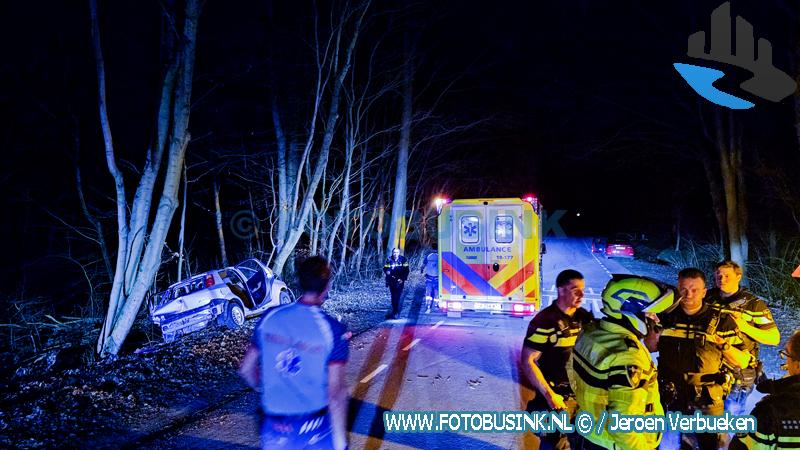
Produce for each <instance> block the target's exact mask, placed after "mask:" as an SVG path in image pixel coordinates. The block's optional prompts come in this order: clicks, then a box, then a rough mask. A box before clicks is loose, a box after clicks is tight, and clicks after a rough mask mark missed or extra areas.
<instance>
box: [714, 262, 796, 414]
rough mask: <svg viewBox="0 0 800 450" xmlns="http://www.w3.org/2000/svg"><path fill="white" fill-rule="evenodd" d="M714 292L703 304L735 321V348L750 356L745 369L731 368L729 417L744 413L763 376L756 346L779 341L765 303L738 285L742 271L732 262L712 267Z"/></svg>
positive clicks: (776, 343)
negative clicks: (733, 379)
mask: <svg viewBox="0 0 800 450" xmlns="http://www.w3.org/2000/svg"><path fill="white" fill-rule="evenodd" d="M714 279H715V281H716V283H717V287H716V288H715V289H710V290H709V291H708V294H707V297H706V300H705V301H706V303H708V304H710V305H711V306H712V308H714V309H715V310H716V311H717V314H720V315H729V316H730V317H731V318H733V320H734V321H735V322H736V326H737V327H738V331H739V333H738V334H739V338H740V339H739V342H738V343H737V344H736V345H735V347H736V348H738V349H740V350H744V351H746V352H749V353H750V354H751V355H752V358H751V360H750V364H749V365H748V367H747V368H745V369H731V373H732V374H733V376H734V378H735V381H734V384H733V387H732V388H731V393H730V394H728V398H727V399H726V400H725V410H726V411H728V412H730V413H731V414H744V408H745V404H746V403H747V397H748V396H749V395H750V393H751V392H752V391H753V387H754V386H755V384H756V383H758V381H759V380H760V378H761V377H762V375H763V373H764V372H763V367H762V363H761V361H760V360H759V359H758V346H759V344H764V345H778V342H779V341H780V339H781V334H780V331H779V330H778V327H777V325H775V321H774V320H773V319H772V313H771V312H770V310H769V308H768V307H767V304H766V303H765V302H764V301H763V300H761V299H759V298H758V297H756V296H755V295H753V294H752V293H751V292H750V291H748V290H747V289H745V288H742V287H740V286H739V283H740V282H741V281H742V268H741V267H740V266H739V265H738V264H736V263H735V262H733V261H722V262H720V263H719V264H717V265H716V268H715V271H714Z"/></svg>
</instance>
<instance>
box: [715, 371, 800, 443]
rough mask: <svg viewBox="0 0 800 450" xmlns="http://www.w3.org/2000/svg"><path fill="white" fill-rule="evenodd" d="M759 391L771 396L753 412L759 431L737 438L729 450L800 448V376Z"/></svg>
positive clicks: (765, 385) (774, 382)
mask: <svg viewBox="0 0 800 450" xmlns="http://www.w3.org/2000/svg"><path fill="white" fill-rule="evenodd" d="M758 391H759V392H763V393H765V394H769V395H767V396H766V397H764V398H763V399H761V401H759V402H758V403H756V406H755V408H753V412H752V413H751V414H752V415H754V416H755V417H756V419H757V421H758V423H757V425H756V431H755V432H752V433H748V434H746V435H737V436H736V437H735V438H733V442H731V445H730V447H728V449H729V450H744V449H748V450H774V449H784V448H794V449H796V448H800V375H794V376H790V377H786V378H781V379H779V380H767V381H764V382H762V383H759V385H758Z"/></svg>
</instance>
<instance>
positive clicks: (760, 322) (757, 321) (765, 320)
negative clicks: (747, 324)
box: [753, 316, 775, 325]
mask: <svg viewBox="0 0 800 450" xmlns="http://www.w3.org/2000/svg"><path fill="white" fill-rule="evenodd" d="M753 323H755V324H756V325H766V324H771V323H775V321H773V320H772V317H767V316H763V317H753Z"/></svg>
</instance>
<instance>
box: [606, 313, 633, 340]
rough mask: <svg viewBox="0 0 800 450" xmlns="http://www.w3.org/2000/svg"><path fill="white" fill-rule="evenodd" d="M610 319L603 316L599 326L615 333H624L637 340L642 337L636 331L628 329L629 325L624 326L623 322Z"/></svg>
mask: <svg viewBox="0 0 800 450" xmlns="http://www.w3.org/2000/svg"><path fill="white" fill-rule="evenodd" d="M609 319H610V318H609V317H603V318H602V319H600V320H599V321H598V326H599V327H600V328H602V329H604V330H606V331H609V332H611V333H614V334H622V335H625V336H627V337H630V338H631V339H635V340H637V341H638V340H639V339H640V337H639V336H637V335H636V333H634V332H633V331H631V330H630V329H628V327H626V326H623V325H622V324H619V323H617V322H616V321H612V320H609Z"/></svg>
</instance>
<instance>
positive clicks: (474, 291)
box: [442, 259, 483, 295]
mask: <svg viewBox="0 0 800 450" xmlns="http://www.w3.org/2000/svg"><path fill="white" fill-rule="evenodd" d="M442 270H443V271H444V270H447V271H448V272H449V273H451V274H453V276H455V274H458V275H461V273H460V272H458V271H456V269H455V268H454V267H452V266H451V265H450V263H448V262H447V261H446V260H444V259H442ZM450 280H451V283H452V277H450ZM452 285H455V286H457V288H458V290H461V291H463V292H464V294H466V295H482V294H483V293H482V292H481V291H480V289H478V288H477V287H476V286H474V285H473V284H472V283H471V282H470V281H469V280H468V279H465V278H462V279H461V283H452ZM451 295H452V293H451ZM455 295H458V294H455Z"/></svg>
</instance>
